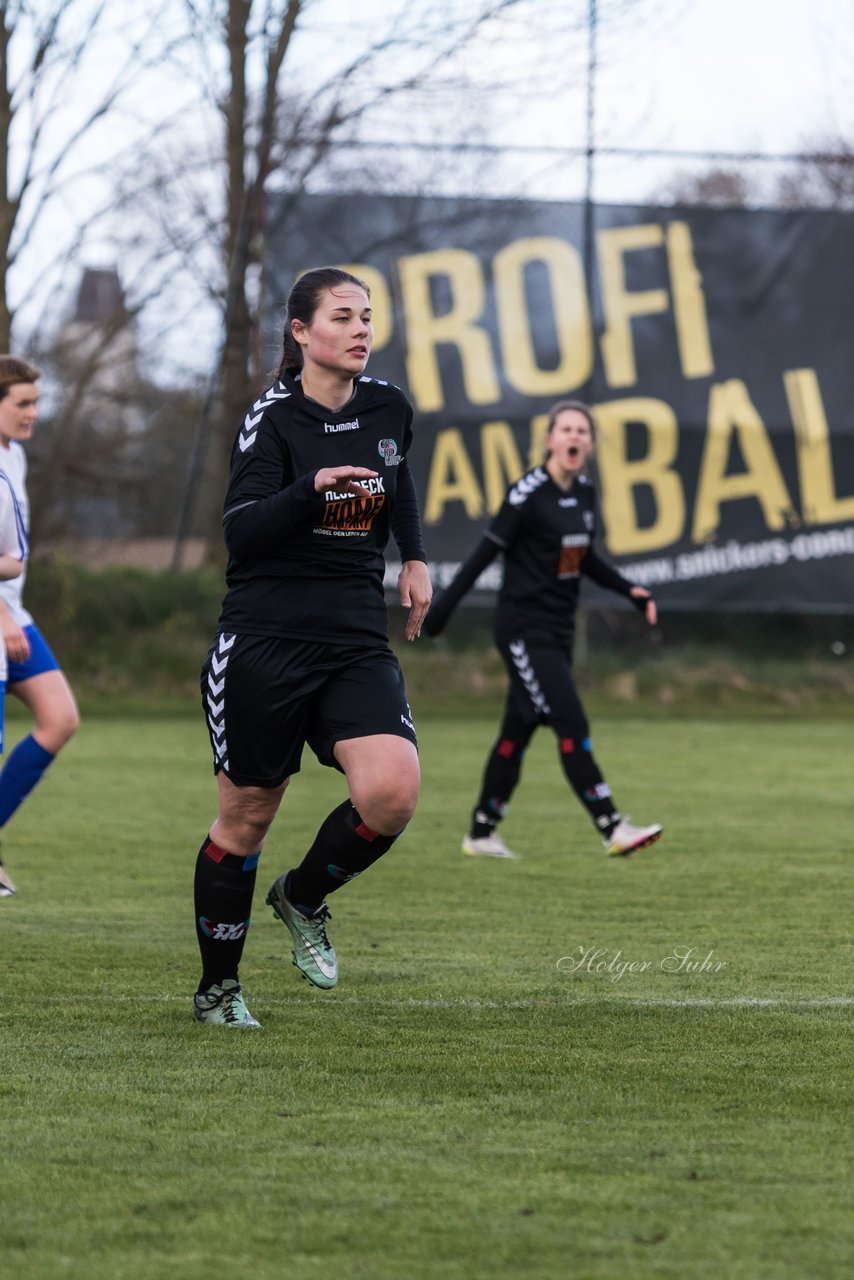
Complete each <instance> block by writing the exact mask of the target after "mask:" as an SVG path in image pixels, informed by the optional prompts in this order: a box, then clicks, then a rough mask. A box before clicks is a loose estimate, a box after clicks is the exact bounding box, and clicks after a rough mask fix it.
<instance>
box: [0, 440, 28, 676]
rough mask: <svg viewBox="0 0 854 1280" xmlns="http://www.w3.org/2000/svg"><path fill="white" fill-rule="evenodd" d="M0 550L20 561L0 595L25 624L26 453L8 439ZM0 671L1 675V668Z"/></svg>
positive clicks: (0, 455)
mask: <svg viewBox="0 0 854 1280" xmlns="http://www.w3.org/2000/svg"><path fill="white" fill-rule="evenodd" d="M0 554H3V555H11V556H19V557H20V559H21V560H23V562H24V572H23V573H22V574H21V576H20V578H11V579H9V581H7V582H0V599H2V601H3V603H4V604H5V606H6V608H7V609H8V610H9V612H10V613H11V615H12V617H13V619H14V620H15V622H17V624H18V626H19V627H28V626H30V624H31V623H32V621H33V619H32V615H31V614H30V613H28V612H27V610H26V609H25V608H24V604H23V594H24V581H25V579H26V576H27V559H28V558H29V554H30V503H29V499H28V498H27V455H26V454H25V453H24V450H23V449H22V448H21V446H20V445H19V444H18V443H17V441H15V440H11V441H10V442H9V445H8V446H7V447H4V446H3V445H0ZM0 648H2V645H0ZM4 660H5V655H4ZM3 674H4V676H5V671H4V672H3Z"/></svg>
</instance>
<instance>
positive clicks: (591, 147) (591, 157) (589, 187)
mask: <svg viewBox="0 0 854 1280" xmlns="http://www.w3.org/2000/svg"><path fill="white" fill-rule="evenodd" d="M596 3H597V0H589V7H588V11H587V142H586V146H585V152H584V153H585V156H586V158H587V163H586V169H585V177H584V213H583V228H582V242H581V247H582V262H583V264H584V287H585V290H586V292H587V307H588V311H589V314H590V319H591V323H592V322H593V256H594V253H593V251H594V243H593V213H594V192H593V187H594V164H595V159H596V70H597V65H596V35H597V23H598V15H597V9H596ZM592 390H593V372H592V370H591V373H590V376H589V377H588V379H587V381H586V382H585V384H584V386H583V387H582V389H581V396H582V399H583V400H587V401H589V400H590V399H591V396H592Z"/></svg>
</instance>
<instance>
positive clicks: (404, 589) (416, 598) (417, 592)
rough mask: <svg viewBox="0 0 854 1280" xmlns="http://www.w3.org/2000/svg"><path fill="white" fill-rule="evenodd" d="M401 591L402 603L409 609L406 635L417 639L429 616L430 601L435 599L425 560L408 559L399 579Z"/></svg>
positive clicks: (398, 586)
mask: <svg viewBox="0 0 854 1280" xmlns="http://www.w3.org/2000/svg"><path fill="white" fill-rule="evenodd" d="M397 589H398V591H399V592H400V603H401V604H402V605H403V607H404V609H408V610H409V617H408V618H407V619H406V629H405V630H404V633H403V634H404V635H405V636H406V639H407V640H417V639H418V637H419V636H420V635H421V624H422V623H423V621H424V619H425V618H426V617H427V610H428V609H429V608H430V601H431V600H432V599H433V587H432V585H431V583H430V574H429V572H428V570H427V566H426V564H425V563H424V561H423V560H406V561H405V562H404V565H403V568H402V569H401V571H400V577H399V578H398V580H397Z"/></svg>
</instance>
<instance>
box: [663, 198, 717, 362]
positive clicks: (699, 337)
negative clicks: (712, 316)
mask: <svg viewBox="0 0 854 1280" xmlns="http://www.w3.org/2000/svg"><path fill="white" fill-rule="evenodd" d="M667 262H668V265H669V268H670V290H671V293H672V295H673V318H674V320H675V321H676V341H677V342H678V343H679V359H680V361H681V363H682V372H683V373H684V375H685V377H686V378H708V377H709V376H710V375H711V374H713V373H714V371H715V362H714V360H713V359H712V342H711V338H710V337H709V317H708V314H707V312H706V299H705V297H704V296H703V277H702V276H701V275H700V272H699V271H698V269H697V264H696V262H695V261H694V246H693V244H692V242H691V228H690V227H689V226H688V224H687V222H671V223H670V225H669V226H668V228H667Z"/></svg>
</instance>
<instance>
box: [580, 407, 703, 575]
mask: <svg viewBox="0 0 854 1280" xmlns="http://www.w3.org/2000/svg"><path fill="white" fill-rule="evenodd" d="M596 421H597V423H598V426H599V430H598V432H597V445H596V452H597V454H598V455H599V476H600V478H601V482H602V515H603V518H604V521H605V529H606V531H607V546H608V550H609V551H611V552H613V553H614V555H631V554H633V553H634V552H636V551H653V550H657V549H658V548H660V547H666V546H668V545H669V544H670V543H671V542H676V540H677V539H678V538H679V537H681V534H682V530H683V528H684V525H685V497H684V494H683V492H682V483H681V481H680V479H679V476H678V475H677V473H676V472H675V471H674V470H673V463H674V462H675V460H676V454H677V451H678V448H679V424H678V423H677V421H676V414H675V413H674V412H673V410H672V409H671V407H670V405H669V404H665V403H664V401H663V400H648V399H644V398H641V397H637V398H636V399H634V400H612V401H610V402H609V403H608V404H598V405H597V406H596ZM630 422H642V423H644V424H645V425H646V427H647V429H648V432H649V451H648V452H647V454H646V455H645V456H644V457H643V458H637V459H635V460H633V461H631V462H629V460H628V458H627V457H626V454H627V452H628V451H627V448H626V427H627V425H628V423H630ZM637 485H648V486H649V488H650V489H652V492H653V495H654V497H655V511H656V514H655V521H654V523H653V524H651V525H649V527H648V528H645V529H641V528H640V526H639V525H638V521H637V508H636V506H635V501H634V493H633V490H634V488H635V487H636V486H637Z"/></svg>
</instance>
